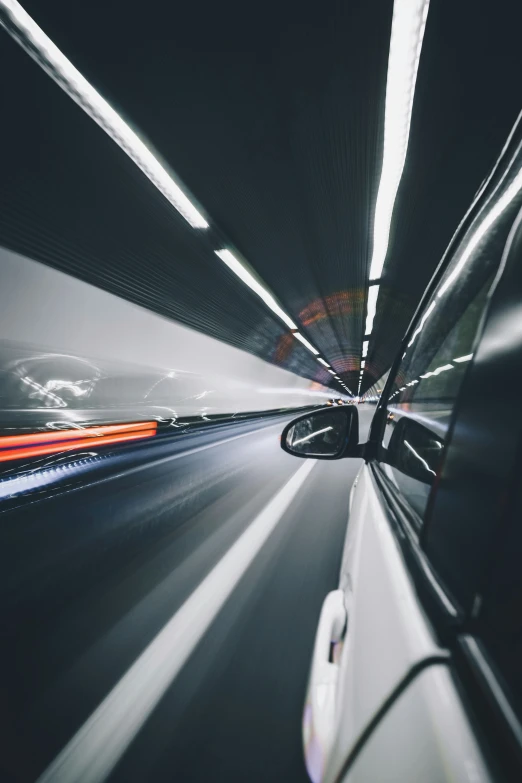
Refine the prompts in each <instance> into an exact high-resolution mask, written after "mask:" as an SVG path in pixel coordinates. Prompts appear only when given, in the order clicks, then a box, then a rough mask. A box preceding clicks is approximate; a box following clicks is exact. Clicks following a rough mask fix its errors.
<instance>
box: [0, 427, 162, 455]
mask: <svg viewBox="0 0 522 783" xmlns="http://www.w3.org/2000/svg"><path fill="white" fill-rule="evenodd" d="M157 426H158V425H157V422H155V421H145V422H134V423H131V424H113V425H108V426H102V427H83V428H79V429H69V430H62V431H57V430H54V431H52V432H33V433H31V434H30V435H4V436H3V437H0V462H6V461H8V460H14V459H21V458H25V457H37V456H39V455H43V454H54V453H60V452H62V451H71V450H72V449H79V448H84V447H89V446H92V445H93V444H94V445H96V447H98V446H105V445H107V444H111V443H124V442H125V441H128V440H139V439H140V438H150V437H151V436H152V435H155V434H156V430H157Z"/></svg>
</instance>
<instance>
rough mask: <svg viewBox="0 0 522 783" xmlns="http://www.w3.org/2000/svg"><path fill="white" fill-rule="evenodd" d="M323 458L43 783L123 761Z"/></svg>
mask: <svg viewBox="0 0 522 783" xmlns="http://www.w3.org/2000/svg"><path fill="white" fill-rule="evenodd" d="M316 464H317V462H316V461H315V460H311V461H309V462H306V463H305V464H304V465H302V466H301V467H300V468H299V469H298V470H297V471H296V473H294V475H293V476H292V478H290V479H289V480H288V481H287V482H286V484H285V485H284V486H283V487H282V488H281V489H280V490H279V492H278V493H277V494H276V495H274V497H273V498H272V500H270V501H269V503H268V504H267V505H266V506H265V507H264V509H263V510H262V511H261V512H260V513H259V514H258V515H257V516H256V517H255V519H254V520H253V521H252V522H251V523H250V525H249V527H248V528H247V529H246V530H245V532H244V533H242V534H241V535H240V537H239V538H238V539H237V541H236V542H235V543H234V544H233V545H232V546H231V547H230V549H229V550H228V552H227V553H226V554H225V555H224V556H223V557H222V558H221V560H220V561H219V562H218V563H217V565H216V566H214V568H213V569H212V571H210V573H209V574H208V575H207V576H206V577H205V578H204V579H203V581H202V582H201V583H200V584H199V586H198V587H197V588H196V589H195V590H194V592H193V593H192V594H191V595H190V597H189V598H188V599H187V600H186V601H185V603H184V604H183V605H182V606H181V607H180V609H178V611H177V612H176V614H175V615H174V616H173V617H172V618H171V619H170V620H169V622H168V623H167V625H165V626H164V628H163V629H162V630H161V631H160V632H159V634H158V635H157V636H156V637H155V638H154V639H153V640H152V642H151V643H150V644H149V646H148V647H147V648H146V649H145V650H144V652H143V653H142V654H141V655H140V656H139V658H137V660H136V661H135V662H134V663H133V665H132V666H131V667H130V669H129V670H128V671H127V672H126V674H124V675H123V677H122V678H121V680H120V681H119V682H118V683H117V684H116V685H115V687H114V688H113V689H112V691H111V692H110V693H109V695H108V696H107V697H106V698H105V699H104V700H103V701H102V703H101V704H100V706H99V707H98V708H97V709H96V710H95V711H94V712H93V714H92V715H91V717H90V718H88V720H87V721H86V722H85V723H84V725H83V726H82V727H81V728H80V729H79V731H78V732H77V733H76V734H75V735H74V737H73V738H72V739H71V740H70V742H69V743H68V744H67V745H66V746H65V748H64V749H63V750H62V751H61V753H59V755H58V756H57V757H56V759H55V760H54V761H53V762H52V763H51V764H50V766H49V767H48V768H47V769H46V770H45V772H44V773H43V774H42V775H41V776H40V778H38V781H37V783H102V782H103V781H104V780H106V778H107V777H108V775H109V774H110V773H111V771H112V770H113V769H114V767H115V766H116V764H117V763H118V761H119V760H120V759H121V757H122V756H123V754H124V753H125V751H126V750H127V748H128V747H129V745H130V744H131V742H132V740H133V739H134V738H135V736H136V735H137V734H138V732H139V731H140V729H141V728H142V726H143V725H144V723H145V722H146V720H147V718H148V717H149V715H150V714H151V713H152V711H153V710H154V708H155V707H156V705H157V704H158V702H159V701H160V699H161V698H162V696H164V694H165V693H166V691H167V689H168V688H169V686H170V685H171V683H172V681H173V680H174V678H175V677H176V675H177V674H178V673H179V671H180V670H181V668H182V667H183V665H184V664H185V663H186V661H187V660H188V658H189V657H190V655H191V653H192V652H193V650H194V648H195V647H196V645H197V644H198V642H199V641H200V640H201V638H202V637H203V635H204V634H205V632H206V631H207V630H208V628H209V627H210V625H211V624H212V622H213V620H214V619H215V617H216V615H217V614H218V612H219V611H220V610H221V608H222V607H223V605H224V604H225V602H226V601H227V599H228V598H229V596H230V595H231V593H232V592H233V590H234V588H235V587H236V586H237V584H238V582H239V581H240V579H241V577H242V576H243V575H244V574H245V572H246V571H247V569H248V567H249V566H250V564H251V563H252V561H253V560H254V558H255V557H256V555H257V554H258V552H259V550H260V549H261V547H262V546H263V544H264V543H265V541H266V540H267V539H268V537H269V536H270V534H271V533H272V531H273V530H274V528H275V527H276V525H277V524H278V522H279V521H280V519H281V517H282V516H283V514H284V513H285V511H286V510H287V509H288V507H289V506H290V504H291V502H292V500H293V499H294V498H295V496H296V495H297V493H298V492H299V490H300V489H301V487H302V486H303V484H304V483H305V481H306V479H307V478H308V476H309V474H310V471H311V470H312V469H313V467H314V465H316Z"/></svg>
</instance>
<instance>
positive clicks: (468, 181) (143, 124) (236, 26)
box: [0, 0, 522, 391]
mask: <svg viewBox="0 0 522 783" xmlns="http://www.w3.org/2000/svg"><path fill="white" fill-rule="evenodd" d="M23 5H24V7H25V8H26V10H27V11H28V12H29V13H30V14H31V15H32V16H33V18H34V19H35V20H36V21H37V22H38V24H39V25H40V26H41V27H42V28H43V29H44V30H45V32H46V33H47V34H48V35H49V36H50V38H51V39H52V40H53V41H54V42H55V43H56V44H57V45H58V46H59V47H60V49H61V50H62V51H63V52H64V54H65V55H66V56H67V57H69V59H70V60H71V61H72V62H73V63H74V64H75V65H76V67H77V68H79V70H80V71H81V72H82V73H83V74H84V76H85V77H86V78H87V79H89V81H91V83H92V84H93V85H94V86H95V87H96V88H97V89H98V90H99V91H100V92H101V93H102V94H103V95H104V96H105V97H106V98H107V99H108V100H109V101H110V102H111V103H112V105H113V106H114V107H115V108H116V109H117V110H118V111H120V112H121V114H122V115H123V116H124V117H125V118H126V119H128V120H129V121H130V122H131V123H132V124H133V126H134V127H136V128H137V129H138V130H139V131H140V132H141V133H142V135H143V136H144V137H145V138H146V139H148V140H149V141H150V143H151V145H153V147H154V148H155V150H157V151H158V152H159V154H160V155H161V156H162V158H163V159H164V160H165V161H167V162H168V164H169V165H170V166H171V167H172V169H173V170H174V171H175V172H176V173H177V175H178V176H179V177H180V179H181V180H182V182H183V183H184V184H185V185H186V186H187V188H188V190H189V191H190V192H191V193H192V194H193V196H194V197H195V199H196V200H197V201H198V202H199V203H200V204H201V205H202V207H203V209H204V210H205V212H206V213H207V214H208V215H209V216H210V217H211V219H212V225H213V227H215V228H213V230H212V231H211V232H195V231H194V230H193V229H191V228H190V227H189V226H188V225H187V224H186V223H185V221H184V220H183V219H182V218H181V217H180V216H179V215H178V213H177V212H176V211H175V210H174V209H173V208H172V207H171V206H170V205H169V204H168V203H167V202H166V201H165V200H164V199H163V197H162V196H161V195H160V194H159V193H158V191H156V190H155V189H154V187H153V186H152V185H151V184H150V182H149V181H148V180H147V179H146V178H145V177H144V176H143V175H142V174H141V172H140V171H139V170H138V169H137V168H136V167H135V166H134V164H133V163H131V161H130V160H129V159H128V158H126V156H125V155H124V154H123V153H122V152H121V151H120V150H119V148H117V147H116V146H115V145H114V143H113V142H112V141H111V140H110V139H109V138H108V137H107V136H105V134H104V133H103V132H102V131H101V130H100V128H98V126H96V125H95V124H94V123H93V122H92V121H91V120H90V119H89V118H88V117H87V116H86V115H84V114H83V113H82V111H81V110H80V109H79V108H78V107H77V106H76V104H74V103H73V102H72V101H71V100H70V99H69V98H68V97H67V96H66V95H65V93H63V92H62V91H61V90H60V89H59V88H58V87H57V85H56V84H54V82H52V81H51V79H49V77H48V76H46V75H45V74H44V73H43V71H41V70H40V69H39V67H38V66H37V65H36V64H35V63H34V62H33V61H32V60H30V58H29V57H28V56H27V55H26V54H25V53H24V52H23V51H22V50H21V49H20V48H19V47H17V45H16V44H15V43H14V42H13V41H12V40H11V39H10V38H9V37H8V36H7V34H6V33H5V32H4V31H3V30H2V31H0V34H1V36H2V47H0V64H1V66H2V70H3V73H4V74H8V75H9V78H7V79H5V80H4V96H3V113H4V123H3V133H4V136H5V142H4V148H3V153H4V154H3V156H2V157H3V161H2V169H3V173H2V177H1V182H0V198H1V203H0V242H1V243H2V244H4V245H6V246H8V247H11V248H13V249H15V250H18V251H19V252H23V253H25V254H26V255H29V256H31V257H32V258H36V259H38V260H41V261H44V262H45V263H48V264H51V265H53V266H56V267H58V268H60V269H62V270H64V271H67V272H70V273H72V274H75V275H77V276H79V277H81V278H83V279H85V280H88V281H89V282H92V283H95V284H96V285H99V286H101V287H103V288H106V289H108V290H110V291H113V292H114V293H117V294H119V295H120V296H124V297H126V298H127V299H129V300H131V301H134V302H137V303H139V304H141V305H143V306H145V307H148V308H150V309H152V310H155V311H156V312H158V313H161V314H162V315H165V316H168V317H172V318H175V319H177V320H180V321H182V322H183V323H186V324H188V325H190V326H192V327H194V328H197V329H200V330H202V331H205V332H207V333H209V334H212V335H214V336H216V337H218V338H219V339H222V340H225V341H227V342H229V343H231V344H233V345H236V346H238V347H240V348H243V349H245V350H247V351H250V352H252V353H254V354H257V355H258V356H261V357H262V358H264V359H267V360H269V361H272V362H274V363H276V364H278V365H280V366H282V367H285V368H287V369H290V370H292V371H294V372H296V373H299V374H301V375H304V376H306V377H309V378H311V379H314V380H316V381H320V382H322V383H328V382H329V380H330V376H329V375H328V373H327V372H326V371H325V370H324V369H323V368H322V367H321V366H320V365H318V363H317V362H316V361H315V359H314V358H313V357H312V356H311V354H310V353H309V352H308V351H307V350H306V349H305V348H303V347H302V346H301V345H300V344H299V343H297V341H296V340H295V339H293V338H292V336H291V335H290V334H289V333H288V330H287V329H286V327H284V325H283V324H282V323H280V321H279V320H278V319H277V318H276V317H275V316H274V315H273V314H272V313H271V312H270V311H268V310H267V309H266V308H265V307H264V305H263V304H262V303H261V302H260V301H259V300H258V299H257V298H256V297H255V296H254V295H253V294H252V293H251V292H250V291H249V290H248V289H247V288H245V286H243V285H242V283H240V282H239V281H238V280H237V279H236V278H235V277H234V275H233V274H232V273H231V272H229V270H228V269H227V268H226V267H225V266H224V265H223V264H222V263H221V262H220V261H219V260H218V259H216V257H215V255H214V254H213V247H214V245H212V241H213V238H214V240H215V235H216V232H218V234H219V235H220V236H222V237H223V238H224V239H225V240H226V241H229V242H230V243H231V244H232V245H233V246H234V247H235V248H237V250H238V251H239V252H240V253H241V254H242V255H243V256H244V257H245V258H246V259H247V260H248V262H249V263H250V264H251V266H252V267H253V268H254V269H255V270H256V271H257V272H258V274H259V275H260V276H261V278H262V279H263V280H264V281H265V283H266V284H267V285H268V286H269V287H270V289H272V291H273V292H274V293H275V295H276V296H277V297H278V299H279V300H280V301H281V303H282V304H283V305H284V307H285V309H286V311H287V312H288V313H289V314H290V316H291V317H292V318H293V319H294V320H295V321H296V323H297V324H298V325H299V327H300V329H302V331H303V333H304V334H305V335H306V336H307V337H308V338H309V339H310V340H311V341H312V342H313V343H314V345H316V346H317V348H318V349H319V350H320V351H321V353H322V355H323V356H324V357H325V358H326V359H327V360H328V361H330V362H331V364H332V365H333V367H334V368H335V369H336V370H337V372H338V373H339V374H340V375H341V376H342V377H343V378H344V380H345V381H346V383H347V384H348V386H349V387H350V388H351V389H352V390H356V389H357V379H358V373H359V367H360V356H361V344H362V340H363V330H364V317H365V303H366V296H367V281H368V270H369V263H370V257H371V249H372V243H371V236H372V227H373V209H374V205H375V200H376V195H377V188H378V183H379V175H380V164H381V156H382V141H383V114H384V96H385V86H386V69H387V58H388V48H389V38H390V29H391V17H392V9H393V5H392V2H391V0H373V1H372V2H367V0H357V1H355V0H343V1H342V2H341V1H338V2H331V3H326V4H319V3H317V2H303V1H301V2H299V3H298V2H277V3H276V2H265V3H263V4H254V5H251V4H247V3H244V2H241V3H239V2H225V3H192V4H189V3H170V4H168V3H165V2H161V3H158V2H149V3H147V4H146V5H143V6H140V7H139V10H138V9H137V10H136V12H134V10H133V8H132V6H131V5H129V4H126V3H123V2H121V1H120V0H119V1H118V2H114V0H104V2H98V0H96V2H91V3H88V4H80V5H78V4H77V3H70V2H65V0H59V2H57V1H55V2H53V0H48V2H47V3H41V2H37V0H29V1H28V2H25V3H23ZM516 5H517V4H514V3H511V2H507V1H506V2H504V0H502V1H501V2H497V3H495V4H494V6H493V7H492V6H490V5H488V4H485V3H484V4H480V3H479V4H477V3H476V2H475V0H473V2H470V1H468V0H459V3H442V2H436V0H432V3H431V7H430V11H429V16H428V23H427V28H426V35H425V39H424V45H423V50H422V56H421V61H420V68H419V74H418V80H417V87H416V93H415V102H414V110H413V117H412V126H411V136H410V145H409V151H408V157H407V160H406V168H405V171H404V176H403V180H402V184H401V186H400V189H399V194H398V198H397V201H396V206H395V212H394V219H393V225H392V235H391V241H390V247H389V252H388V256H387V261H386V264H385V268H384V275H383V280H382V283H381V287H380V293H379V300H378V305H377V316H376V320H375V326H374V331H373V334H372V338H371V342H370V348H369V353H368V356H367V360H366V369H365V374H364V378H363V384H362V391H364V390H365V389H367V388H369V387H370V386H371V385H372V384H373V382H374V381H375V380H377V379H378V378H380V377H381V376H382V374H383V373H384V372H385V371H386V370H387V369H388V367H389V365H390V362H391V360H392V358H393V355H394V352H395V351H396V350H397V347H398V344H399V341H400V339H401V337H402V336H403V334H404V331H405V329H406V327H407V325H408V322H409V320H410V318H411V316H412V314H413V311H414V309H415V307H416V305H417V303H418V300H419V298H420V296H421V295H422V292H423V290H424V288H425V286H426V284H427V282H428V280H429V278H430V276H431V274H432V272H433V270H434V268H435V266H436V264H437V263H438V261H439V260H440V258H441V256H442V254H443V252H444V249H445V247H446V246H447V244H448V241H449V239H450V237H451V235H452V234H453V232H454V230H455V229H456V227H457V224H458V222H459V221H460V219H461V217H462V216H463V214H464V212H465V211H466V209H467V207H468V205H469V204H470V202H471V199H472V197H473V195H474V193H475V192H476V190H477V189H478V187H479V185H480V183H481V182H482V180H483V179H484V177H485V176H486V174H487V172H488V169H489V168H490V166H491V165H492V163H493V162H494V160H495V158H496V156H497V155H498V153H499V151H500V148H501V146H502V144H503V142H504V140H505V138H506V136H507V134H508V132H509V130H510V128H511V126H512V124H513V123H514V121H515V119H516V116H517V114H518V112H519V110H520V108H521V106H520V98H519V94H520V93H519V74H520V70H521V66H522V54H521V50H520V46H519V31H520V24H519V22H520V19H519V18H518V17H520V15H521V14H520V10H518V9H517V8H515V6H516ZM95 317H96V314H95V313H93V318H95ZM71 328H74V325H71ZM202 369H204V368H202Z"/></svg>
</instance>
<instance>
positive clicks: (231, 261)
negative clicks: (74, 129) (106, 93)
mask: <svg viewBox="0 0 522 783" xmlns="http://www.w3.org/2000/svg"><path fill="white" fill-rule="evenodd" d="M0 24H1V25H2V26H3V27H4V28H5V29H6V30H7V32H8V33H9V34H10V35H11V36H12V38H13V39H14V40H15V41H16V42H17V43H18V44H20V46H21V47H22V48H23V49H24V50H25V51H26V52H27V54H29V55H30V56H31V57H32V58H33V59H34V60H35V61H36V62H37V63H38V65H40V67H41V68H42V69H43V70H44V71H45V72H46V73H47V74H48V75H49V76H50V77H51V78H52V79H53V80H54V81H55V82H56V83H57V84H58V85H59V86H60V87H61V88H62V90H64V92H65V93H67V95H68V96H69V97H70V98H72V99H73V100H74V101H75V102H76V103H77V104H78V105H79V106H80V108H82V109H83V111H84V112H85V113H86V114H87V115H88V116H89V117H91V119H92V120H94V122H96V123H97V124H98V125H99V126H100V127H101V128H102V130H103V131H105V133H106V134H107V135H108V136H109V137H110V138H111V139H112V140H113V141H114V142H115V143H116V144H117V145H118V146H119V147H120V148H121V149H122V150H123V151H124V152H125V154H126V155H127V156H128V157H129V158H130V159H131V160H132V161H133V162H134V163H135V164H136V166H138V168H139V169H140V170H141V171H142V172H143V174H145V176H146V177H147V178H148V179H149V180H150V181H151V182H152V183H153V185H154V186H155V187H156V188H157V189H158V190H159V191H160V193H162V194H163V196H164V197H165V198H166V199H167V200H168V201H169V202H170V204H172V206H173V207H174V208H175V209H176V210H177V211H178V212H179V213H180V215H182V217H183V218H185V220H186V221H187V222H188V223H189V225H190V226H192V228H195V229H206V228H208V227H209V222H208V221H207V219H206V218H205V217H204V216H203V215H202V214H201V212H200V211H199V210H198V208H197V207H196V206H195V205H194V204H193V203H192V201H191V200H190V199H189V197H188V196H187V195H186V194H185V193H184V191H183V190H182V188H181V187H180V185H179V184H178V183H177V181H176V177H175V175H174V173H173V172H171V171H170V170H169V169H168V167H166V166H165V165H164V164H162V163H161V162H160V161H159V160H158V158H157V157H156V156H155V155H154V154H153V152H152V151H151V149H149V147H148V146H147V145H146V144H145V142H144V141H143V140H142V139H141V138H140V137H139V136H138V134H137V133H136V132H135V131H134V130H132V128H131V127H130V125H129V124H128V123H127V122H125V120H124V119H123V118H122V117H121V116H120V115H119V114H118V112H117V111H115V109H113V107H112V106H111V105H110V104H109V103H108V102H107V101H106V100H105V99H104V98H103V97H102V96H101V95H100V93H99V92H97V90H95V89H94V87H93V86H92V85H91V84H90V83H89V82H88V81H87V79H85V77H84V76H82V74H81V73H80V72H79V71H78V69H77V68H75V67H74V65H73V64H72V63H71V62H70V60H68V59H67V57H65V55H64V54H63V53H62V52H61V51H60V49H58V47H57V46H56V45H55V44H54V43H53V42H52V41H51V39H50V38H49V37H48V36H47V35H46V34H45V33H44V32H43V30H42V29H41V28H40V27H39V26H38V25H37V24H36V22H35V21H34V20H33V19H32V18H31V17H30V16H29V14H28V13H27V12H26V11H25V10H24V8H23V7H22V6H21V5H20V4H19V3H18V2H16V0H0ZM214 252H215V253H216V255H217V256H218V257H219V258H220V259H221V260H222V261H223V262H224V263H225V264H226V265H227V266H228V267H229V269H231V271H233V272H234V273H235V274H236V275H237V276H238V277H239V278H240V279H241V280H242V281H243V282H244V283H245V284H246V285H247V286H248V287H249V288H250V289H251V290H252V291H254V293H256V294H257V295H258V296H259V297H260V299H262V301H263V302H264V303H265V304H266V305H267V307H268V308H269V309H270V310H272V312H273V313H275V314H276V315H277V316H278V317H279V318H280V319H281V320H282V321H283V323H285V324H286V326H288V328H289V329H291V330H292V332H293V334H294V335H295V337H296V338H297V339H298V340H300V341H301V343H302V344H303V345H304V346H305V347H306V348H308V350H309V351H311V352H312V353H313V354H314V355H315V356H317V355H318V354H319V351H317V350H316V349H315V348H314V347H313V345H312V344H311V343H310V342H308V340H306V338H304V337H303V336H302V335H301V334H299V332H297V325H296V324H295V323H294V321H293V320H292V319H291V318H290V317H289V316H288V315H287V314H286V312H285V311H284V310H283V308H282V307H281V306H280V305H279V304H278V303H277V301H276V299H275V297H274V296H273V295H272V294H271V293H270V291H269V290H268V289H267V288H265V286H264V285H263V284H262V283H261V282H260V281H259V280H258V279H256V277H255V276H254V275H253V274H252V273H251V272H250V271H249V270H248V268H247V267H246V265H245V264H243V263H241V262H240V261H239V260H238V259H237V258H236V256H235V255H234V254H233V253H232V252H231V251H230V250H228V249H226V248H223V249H220V250H215V251H214ZM322 363H323V364H324V365H325V366H329V365H327V364H326V362H324V361H322Z"/></svg>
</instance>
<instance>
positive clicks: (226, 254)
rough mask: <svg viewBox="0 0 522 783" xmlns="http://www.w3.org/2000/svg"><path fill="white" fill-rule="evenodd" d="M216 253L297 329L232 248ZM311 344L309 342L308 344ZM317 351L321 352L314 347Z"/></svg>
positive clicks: (268, 305)
mask: <svg viewBox="0 0 522 783" xmlns="http://www.w3.org/2000/svg"><path fill="white" fill-rule="evenodd" d="M214 252H215V254H216V255H217V256H218V257H219V258H220V259H221V260H222V261H223V263H225V264H226V265H227V266H228V268H229V269H230V270H231V271H232V272H234V274H235V275H237V276H238V277H239V279H240V280H242V281H243V283H245V285H247V286H248V287H249V288H250V289H251V290H252V291H253V292H254V293H255V294H257V295H258V297H259V298H260V299H262V300H263V302H264V303H265V304H266V306H267V307H268V308H270V310H272V312H273V313H275V314H276V315H277V316H278V317H279V318H280V319H281V320H282V321H283V323H285V324H286V325H287V326H288V328H289V329H297V325H296V324H295V323H294V322H293V321H292V319H291V318H290V317H289V316H288V315H287V314H286V313H285V311H284V310H283V309H282V308H281V307H280V306H279V305H278V304H277V302H276V300H275V298H274V297H273V296H272V294H271V293H270V292H269V291H267V290H266V288H264V287H263V286H262V285H261V283H259V282H258V281H257V280H256V279H255V277H254V276H253V275H252V274H251V272H249V271H248V269H247V268H246V267H245V266H244V265H243V264H242V263H241V262H240V261H238V259H237V258H236V257H235V255H233V253H231V252H230V250H226V249H223V250H215V251H214ZM308 345H309V344H308ZM314 352H315V353H319V351H316V350H315V348H314Z"/></svg>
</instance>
